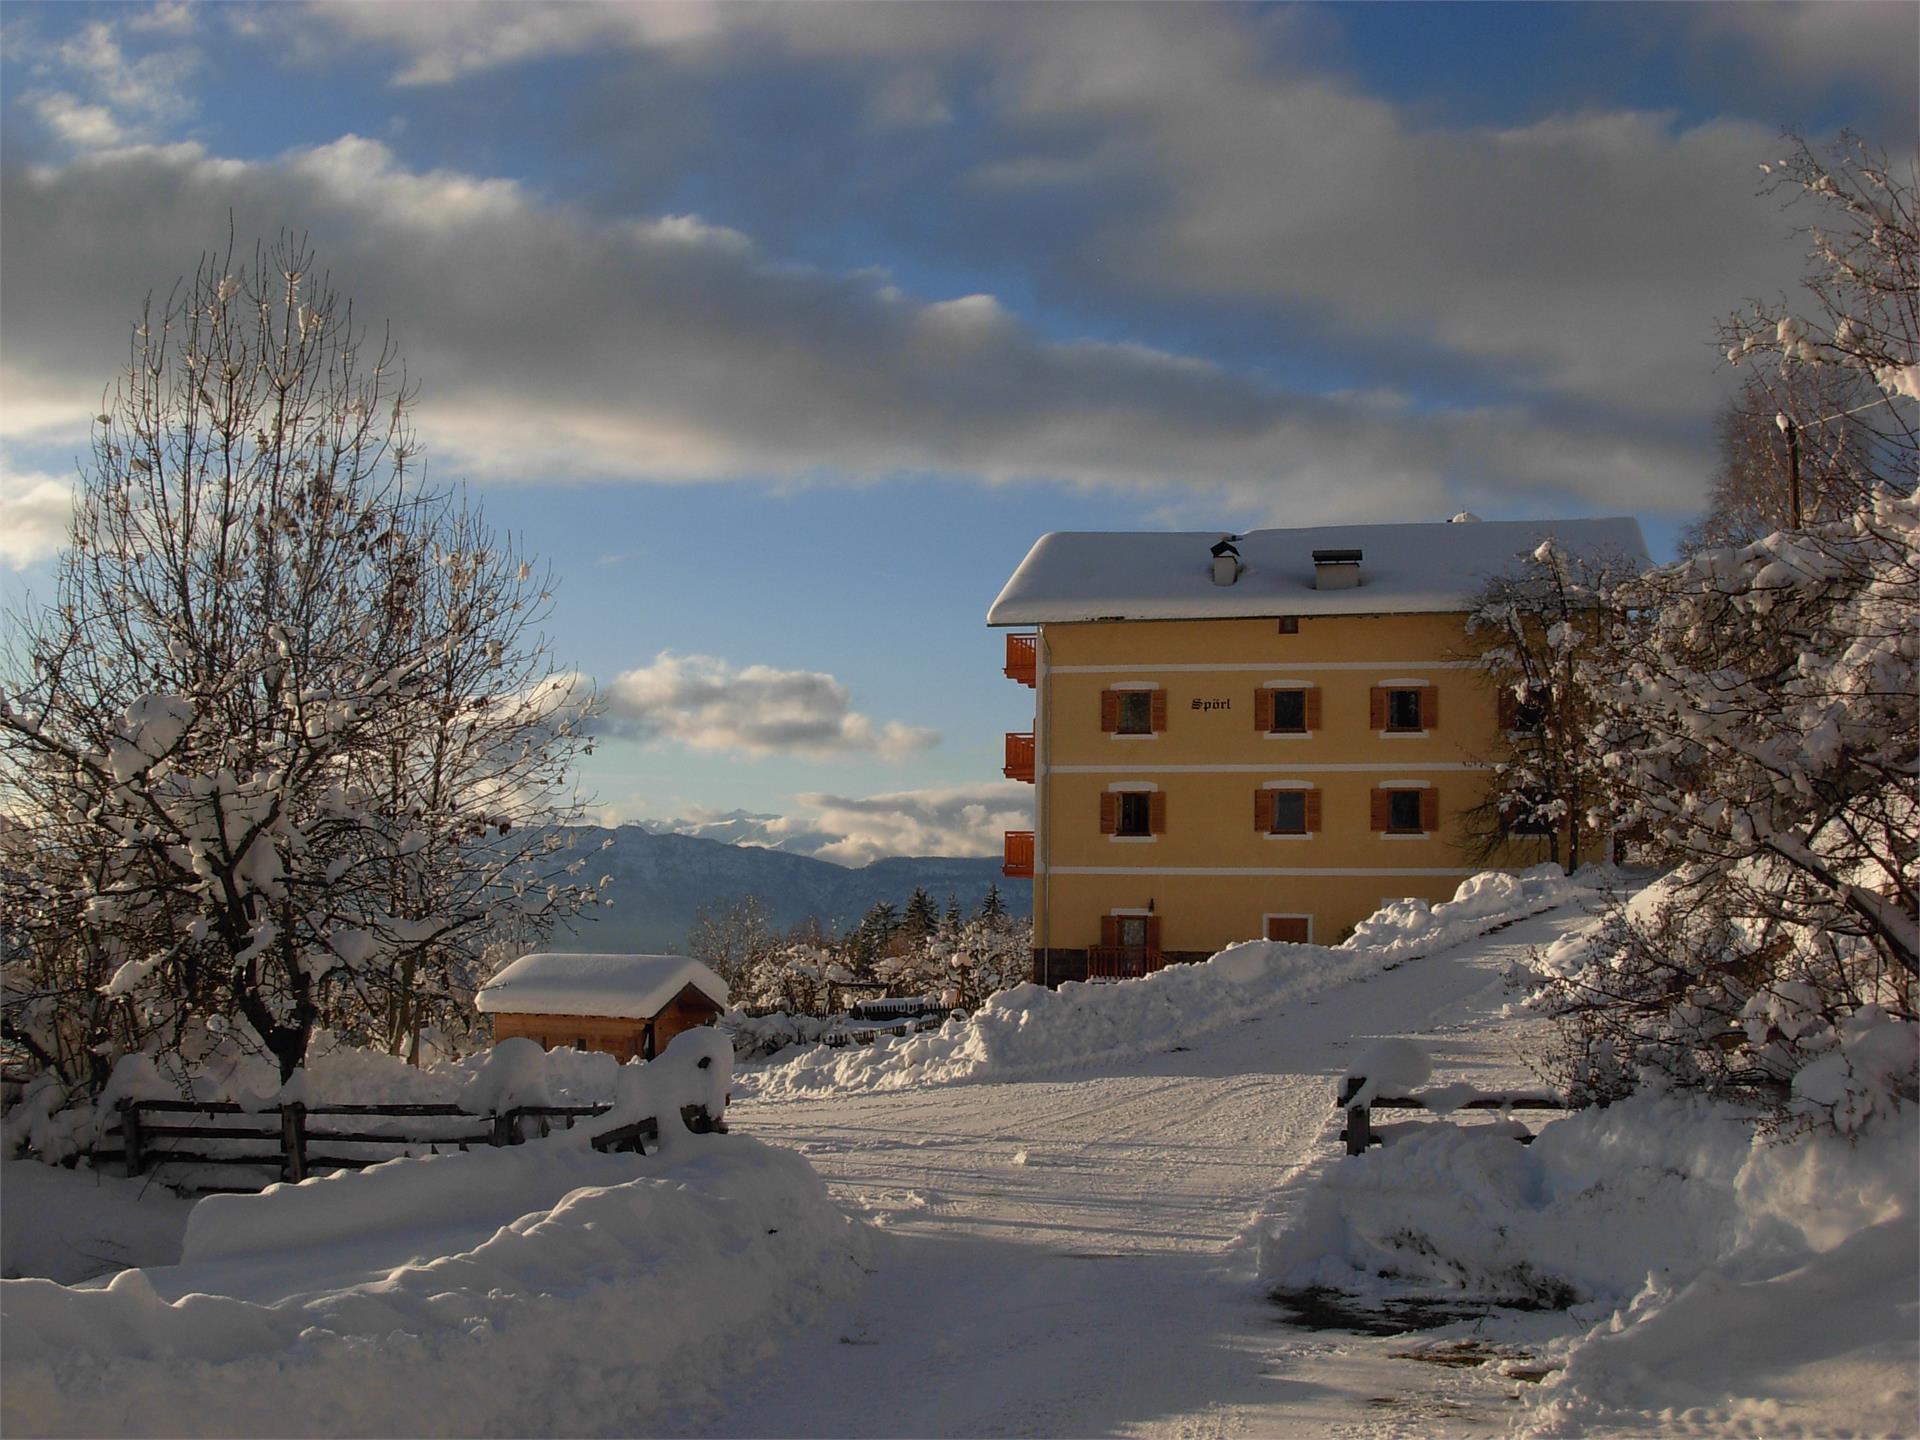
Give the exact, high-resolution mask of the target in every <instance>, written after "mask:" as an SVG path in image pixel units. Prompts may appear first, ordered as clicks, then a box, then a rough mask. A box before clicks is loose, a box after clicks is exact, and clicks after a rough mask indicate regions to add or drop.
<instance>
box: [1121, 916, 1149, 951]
mask: <svg viewBox="0 0 1920 1440" xmlns="http://www.w3.org/2000/svg"><path fill="white" fill-rule="evenodd" d="M1119 920H1120V943H1121V944H1122V945H1126V946H1130V947H1133V948H1136V949H1144V948H1146V943H1147V917H1146V916H1144V915H1122V916H1120V917H1119Z"/></svg>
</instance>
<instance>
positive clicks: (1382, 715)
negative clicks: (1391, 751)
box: [1367, 685, 1387, 829]
mask: <svg viewBox="0 0 1920 1440" xmlns="http://www.w3.org/2000/svg"><path fill="white" fill-rule="evenodd" d="M1367 728H1368V729H1369V730H1384V729H1386V728H1387V692H1386V691H1385V690H1382V689H1381V688H1380V687H1379V686H1378V685H1376V686H1374V687H1373V688H1372V689H1371V690H1369V691H1367ZM1374 828H1375V829H1378V828H1380V827H1378V826H1375V827H1374Z"/></svg>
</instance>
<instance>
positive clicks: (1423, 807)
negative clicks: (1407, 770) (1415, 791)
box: [1420, 790, 1440, 835]
mask: <svg viewBox="0 0 1920 1440" xmlns="http://www.w3.org/2000/svg"><path fill="white" fill-rule="evenodd" d="M1420 828H1421V829H1422V830H1425V831H1426V832H1427V833H1428V834H1429V835H1431V834H1432V833H1433V832H1434V831H1436V830H1438V829H1439V828H1440V792H1439V791H1438V790H1422V791H1421V792H1420Z"/></svg>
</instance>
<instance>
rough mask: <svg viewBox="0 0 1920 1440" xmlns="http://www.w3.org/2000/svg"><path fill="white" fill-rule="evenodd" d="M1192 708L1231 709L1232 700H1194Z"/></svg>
mask: <svg viewBox="0 0 1920 1440" xmlns="http://www.w3.org/2000/svg"><path fill="white" fill-rule="evenodd" d="M1193 708H1194V709H1196V710H1231V709H1232V708H1233V701H1231V700H1195V701H1194V702H1193Z"/></svg>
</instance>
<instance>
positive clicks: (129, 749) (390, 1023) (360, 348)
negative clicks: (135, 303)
mask: <svg viewBox="0 0 1920 1440" xmlns="http://www.w3.org/2000/svg"><path fill="white" fill-rule="evenodd" d="M413 396H414V390H413V387H412V386H411V384H410V383H409V381H408V379H407V376H406V372H405V370H404V368H403V367H402V366H401V365H400V363H399V361H398V358H397V355H396V352H395V350H394V349H393V347H392V345H391V344H390V343H389V342H387V341H385V340H381V341H379V342H378V343H372V342H369V340H368V338H367V336H366V333H365V330H364V327H361V326H359V325H357V324H356V322H355V319H354V316H353V313H352V309H351V307H350V306H349V305H348V304H347V303H346V302H344V301H343V300H341V299H340V298H339V297H338V296H337V295H336V294H335V293H334V291H333V290H332V289H331V287H330V285H329V283H328V281H327V280H326V278H325V277H322V276H317V275H316V274H315V273H314V269H313V256H312V254H311V252H310V251H309V250H308V249H307V248H306V246H305V244H304V242H299V241H294V240H289V239H285V238H283V239H282V240H281V241H280V242H279V243H278V244H276V245H274V246H271V247H265V248H262V249H260V250H257V251H256V253H255V255H254V257H253V260H252V262H251V263H250V264H236V263H235V262H234V259H233V257H232V255H231V253H230V252H229V254H228V255H226V256H224V257H210V258H208V259H206V260H204V261H203V262H202V264H201V265H200V267H199V269H198V271H197V272H196V274H195V275H194V277H193V278H192V279H191V280H189V281H185V282H183V283H182V284H181V285H179V286H177V287H176V288H175V290H174V291H173V293H172V294H171V296H170V297H169V298H168V299H167V300H166V301H165V302H164V303H163V304H155V303H154V302H152V301H151V300H150V301H149V302H148V304H147V306H146V308H145V311H144V313H143V315H142V317H141V319H140V321H139V322H138V324H137V325H136V326H135V327H134V331H133V337H132V343H131V353H130V357H129V360H128V364H127V368H126V370H125V372H124V374H123V375H122V377H121V378H120V380H119V382H118V384H117V385H116V386H115V387H114V388H113V390H112V391H111V392H110V393H109V396H108V398H107V401H106V403H105V405H104V406H103V407H102V413H101V414H100V416H99V418H98V423H97V425H96V427H95V431H94V439H93V447H92V456H91V459H90V462H89V463H87V464H85V465H83V467H82V474H81V484H80V489H79V494H78V497H77V499H76V505H75V513H74V519H73V526H72V533H71V540H70V544H69V547H68V549H67V550H66V551H65V553H64V554H63V556H62V557H61V559H60V561H59V562H58V568H57V587H58V588H57V595H56V597H55V599H54V601H53V603H51V604H49V605H46V606H44V607H41V608H35V609H30V610H28V611H25V612H24V613H20V614H17V615H14V616H12V617H10V618H9V621H8V624H7V626H6V630H7V638H6V645H5V652H4V659H0V667H3V668H0V742H3V743H4V749H3V750H0V767H3V768H0V787H4V799H5V808H6V809H7V810H8V811H9V812H10V814H11V824H10V826H9V828H8V831H7V834H6V854H5V856H4V857H0V884H4V886H5V887H6V894H5V896H4V901H5V905H6V910H7V913H8V917H9V921H8V924H9V945H8V952H7V969H8V975H7V1007H6V1014H5V1024H6V1027H7V1031H8V1034H9V1035H10V1036H26V1035H28V1034H31V1035H33V1036H35V1037H38V1038H35V1039H34V1040H33V1041H32V1042H31V1046H30V1048H39V1049H41V1050H45V1048H46V1047H45V1044H44V1041H45V1039H46V1038H47V1037H56V1038H57V1044H58V1046H59V1047H60V1049H61V1050H62V1051H66V1050H71V1049H72V1048H73V1046H74V1045H76V1044H78V1045H79V1046H80V1047H81V1048H82V1049H83V1050H85V1051H87V1052H89V1053H92V1054H95V1055H100V1054H106V1053H111V1052H112V1051H113V1050H115V1049H117V1048H123V1047H124V1046H126V1045H129V1044H142V1043H151V1042H155V1041H157V1042H158V1043H160V1044H163V1045H166V1046H174V1047H179V1046H192V1045H194V1044H198V1043H203V1042H204V1041H205V1040H206V1038H207V1036H208V1034H209V1033H212V1034H229V1035H235V1036H239V1037H241V1038H242V1039H245V1040H248V1041H250V1042H252V1043H258V1044H259V1045H261V1046H264V1048H265V1049H266V1050H267V1051H268V1052H270V1053H271V1054H272V1056H273V1057H274V1058H275V1059H276V1060H277V1061H278V1062H279V1066H280V1069H281V1073H282V1074H283V1075H289V1074H291V1072H292V1071H293V1070H294V1069H295V1068H297V1067H298V1066H299V1065H300V1064H301V1063H302V1060H303V1058H304V1056H305V1054H306V1049H307V1044H308V1040H309V1038H310V1036H311V1035H312V1033H313V1031H314V1029H315V1028H316V1026H320V1025H327V1026H331V1027H333V1028H335V1029H337V1030H340V1031H342V1032H344V1033H346V1034H347V1035H349V1036H351V1037H352V1038H355V1039H358V1040H361V1041H362V1042H370V1043H376V1044H380V1045H383V1046H385V1047H388V1048H390V1049H392V1050H394V1051H396V1052H399V1051H404V1050H407V1049H409V1048H410V1047H412V1046H414V1045H415V1044H417V1040H418V1037H419V1035H420V1034H421V1031H422V1029H423V1028H424V1027H426V1026H429V1025H440V1024H444V1023H446V1022H448V1021H454V1022H458V1020H459V1019H460V1018H461V1015H462V1013H463V1011H464V1008H465V1006H466V1002H467V1000H468V998H469V996H470V991H471V988H472V987H473V985H474V984H476V983H477V982H478V981H480V980H484V978H485V977H484V976H483V975H479V974H478V973H477V967H478V966H479V964H480V960H479V957H480V956H481V954H482V951H483V949H484V947H485V945H486V944H487V942H488V941H489V940H494V941H497V940H499V939H500V938H501V937H502V936H505V935H513V934H519V935H521V936H523V937H526V938H531V936H533V935H534V934H537V933H538V932H539V931H540V930H542V929H543V928H544V927H545V926H546V925H547V924H549V923H550V922H551V921H552V920H553V919H554V918H555V917H556V916H559V915H563V914H567V913H570V912H573V911H575V910H577V909H578V908H579V907H580V906H581V905H583V904H585V903H588V902H589V901H590V899H591V898H592V895H593V893H594V890H593V884H592V877H585V876H583V875H582V871H583V869H584V867H585V865H586V863H587V861H586V860H585V859H584V858H582V857H575V856H573V855H571V854H569V853H567V850H566V841H565V839H564V832H563V830H562V829H560V828H559V827H560V826H561V825H562V824H563V823H564V822H566V821H569V820H571V819H572V818H573V817H574V816H575V814H576V813H577V806H576V805H575V803H574V798H573V794H572V791H571V788H570V782H571V775H570V770H571V765H572V762H573V760H574V759H575V757H576V755H577V754H578V753H579V752H580V750H581V749H582V747H583V746H584V744H585V743H586V742H585V741H584V740H583V739H582V738H581V737H580V736H579V734H578V732H577V729H576V724H575V722H576V721H577V720H578V719H579V716H580V714H581V711H582V709H583V707H584V705H585V703H586V696H585V693H584V691H583V690H582V689H581V688H580V687H579V686H578V685H577V684H576V683H575V682H574V681H573V679H572V678H571V677H569V676H567V675H564V674H561V673H558V672H557V671H556V670H555V668H554V667H553V665H552V664H551V662H550V660H549V658H548V652H547V646H546V642H545V640H544V638H543V636H542V635H541V633H540V625H541V622H542V619H543V617H544V615H545V613H546V609H547V600H548V588H547V581H546V578H545V577H544V576H542V575H539V574H536V573H535V570H534V568H533V566H532V565H531V564H530V563H529V562H528V561H527V560H525V559H523V558H521V557H520V556H519V555H518V554H517V553H516V552H515V550H514V549H513V547H512V546H511V545H509V544H507V543H505V542H504V541H503V540H501V539H500V538H499V537H497V536H495V535H494V534H492V533H491V532H490V531H489V530H488V529H487V528H486V526H485V525H484V523H483V522H482V520H481V518H480V517H479V515H478V514H477V512H476V511H475V510H473V509H472V508H470V506H469V505H468V504H467V503H466V502H465V501H464V499H463V498H462V497H460V496H459V495H457V494H452V493H448V492H444V491H439V492H436V491H433V490H430V489H428V488H426V487H425V486H424V484H423V483H422V481H421V478H420V476H419V473H418V471H419V464H418V458H417V455H416V450H415V441H414V437H413V433H412V431H411V429H410V426H409V423H408V410H409V406H410V405H411V402H412V400H413ZM56 977H57V978H56ZM17 980H18V981H20V982H22V983H21V985H20V986H18V987H17V986H16V981H17ZM96 996H105V997H107V998H109V999H110V1000H111V1001H112V1002H113V1003H112V1004H111V1005H109V1006H107V1007H105V1009H104V1011H100V1007H98V1005H97V1003H96V1000H95V998H94V997H96ZM96 1011H100V1013H98V1014H96V1013H95V1012H96ZM89 1016H91V1017H92V1018H88V1017H89ZM21 1043H23V1044H26V1043H28V1042H27V1041H26V1040H25V1039H23V1040H22V1041H21ZM68 1078H69V1080H72V1081H83V1080H84V1079H85V1078H86V1077H84V1076H81V1075H79V1074H72V1073H70V1074H69V1075H68Z"/></svg>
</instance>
